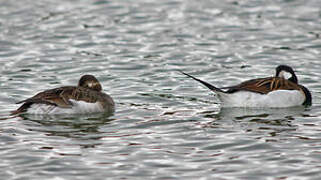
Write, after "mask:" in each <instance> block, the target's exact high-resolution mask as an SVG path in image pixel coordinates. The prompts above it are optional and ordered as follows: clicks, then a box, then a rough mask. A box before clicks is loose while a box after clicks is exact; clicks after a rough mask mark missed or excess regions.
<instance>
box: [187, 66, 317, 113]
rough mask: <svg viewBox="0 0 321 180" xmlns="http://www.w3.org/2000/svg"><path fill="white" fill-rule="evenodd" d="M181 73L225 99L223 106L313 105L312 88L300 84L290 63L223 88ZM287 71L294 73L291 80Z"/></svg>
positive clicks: (221, 99) (222, 99)
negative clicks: (267, 73) (267, 74)
mask: <svg viewBox="0 0 321 180" xmlns="http://www.w3.org/2000/svg"><path fill="white" fill-rule="evenodd" d="M181 73H183V74H185V75H186V76H188V77H190V78H193V79H194V80H196V81H198V82H200V83H202V84H203V85H205V86H206V87H207V88H209V89H210V90H212V91H213V92H215V93H216V94H217V95H218V98H219V99H220V101H221V102H222V107H258V108H262V107H271V108H283V107H292V106H311V105H312V97H311V93H310V91H309V90H308V89H307V88H306V87H304V86H302V85H300V84H298V78H297V77H296V75H295V73H294V71H293V69H292V68H291V67H290V66H287V65H279V66H278V67H277V68H276V74H275V76H274V77H265V78H258V79H251V80H248V81H244V82H242V83H240V84H238V85H235V86H229V87H223V88H217V87H215V86H213V85H211V84H209V83H207V82H205V81H202V80H200V79H198V78H196V77H194V76H192V75H190V74H187V73H184V72H181ZM287 73H288V74H289V75H290V77H289V78H288V79H286V78H285V74H287Z"/></svg>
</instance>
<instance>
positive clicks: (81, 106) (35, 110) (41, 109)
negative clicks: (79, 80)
mask: <svg viewBox="0 0 321 180" xmlns="http://www.w3.org/2000/svg"><path fill="white" fill-rule="evenodd" d="M70 101H71V103H72V107H71V108H61V107H58V106H53V105H47V104H33V105H31V107H30V108H28V111H27V113H29V114H88V113H95V112H104V109H103V108H102V106H101V105H100V103H98V102H96V103H87V102H84V101H75V100H72V99H70Z"/></svg>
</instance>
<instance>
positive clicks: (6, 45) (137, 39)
mask: <svg viewBox="0 0 321 180" xmlns="http://www.w3.org/2000/svg"><path fill="white" fill-rule="evenodd" d="M320 38H321V4H320V2H319V1H318V0H311V1H304V0H275V1H258V0H243V1H234V0H226V1H221V0H202V1H192V0H185V1H184V0H177V1H174V0H162V1H152V0H145V1H144V0H123V1H117V0H110V1H101V0H95V1H79V0H55V1H49V0H39V1H34V0H23V1H13V0H12V1H10V0H0V73H1V76H0V88H1V90H0V107H1V108H0V114H1V121H0V143H1V146H0V149H1V150H0V159H1V160H0V169H1V171H0V179H6V180H23V179H33V180H34V179H39V180H40V179H41V180H43V179H55V180H61V179H97V180H98V179H220V180H230V179H244V180H250V179H253V180H257V179H270V180H285V179H286V180H294V179H300V180H301V179H314V180H319V179H321V118H320V116H321V110H320V107H321V103H320V99H321V93H320V92H321V86H320V81H321V71H320V69H321V62H320V59H321V55H320V54H321V39H320ZM279 64H288V65H290V66H292V67H293V68H294V69H295V70H296V74H297V76H298V78H299V81H300V83H301V84H303V85H304V86H306V87H308V88H309V89H310V91H311V92H312V96H313V106H312V107H309V108H303V107H302V108H301V107H297V108H287V109H252V110H251V109H237V108H234V109H223V108H220V102H219V100H218V99H217V98H216V97H215V95H214V94H213V93H211V92H210V91H209V90H207V89H206V88H204V87H203V86H201V85H200V84H198V83H197V82H194V81H193V80H191V79H188V78H186V77H185V76H183V75H182V74H180V73H179V72H178V71H177V70H184V71H185V72H188V73H191V74H193V75H195V76H197V77H199V78H201V79H203V80H206V81H208V82H211V83H212V84H215V85H217V86H229V85H233V84H236V83H239V82H241V81H244V80H247V79H251V78H256V77H266V76H271V75H273V73H274V69H275V67H276V66H277V65H279ZM84 74H93V75H95V76H96V77H97V78H98V79H99V80H100V81H101V83H102V85H103V88H104V91H105V92H106V93H108V94H110V95H111V96H112V97H113V98H114V100H115V102H116V108H117V110H116V112H115V113H114V114H112V115H105V114H93V115H72V116H71V115H62V116H32V115H23V116H18V117H12V116H10V115H9V112H10V111H12V110H14V109H16V108H17V107H18V105H16V104H15V103H16V102H18V101H20V100H23V99H25V98H28V97H30V96H32V95H34V94H35V93H37V92H39V91H42V90H45V89H49V88H55V87H59V86H63V85H75V84H76V83H77V81H78V79H79V78H80V76H81V75H84Z"/></svg>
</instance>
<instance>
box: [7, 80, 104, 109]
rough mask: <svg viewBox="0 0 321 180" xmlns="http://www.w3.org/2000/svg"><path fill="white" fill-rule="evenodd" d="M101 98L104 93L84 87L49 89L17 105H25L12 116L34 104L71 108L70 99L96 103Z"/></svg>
mask: <svg viewBox="0 0 321 180" xmlns="http://www.w3.org/2000/svg"><path fill="white" fill-rule="evenodd" d="M101 96H103V93H100V92H97V91H94V90H91V89H88V88H83V87H75V86H65V87H60V88H55V89H49V90H46V91H43V92H40V93H38V94H36V95H35V96H33V97H31V98H28V99H25V100H23V101H20V102H18V103H17V104H20V103H23V105H22V106H20V107H19V108H18V109H17V110H16V111H13V112H12V114H17V113H21V112H25V111H26V110H27V109H28V108H29V107H30V106H31V105H32V104H34V103H38V104H48V105H53V106H59V107H61V108H71V107H72V103H71V101H70V99H74V100H78V101H85V102H90V103H95V102H96V101H97V100H98V99H99V98H101Z"/></svg>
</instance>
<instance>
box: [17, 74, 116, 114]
mask: <svg viewBox="0 0 321 180" xmlns="http://www.w3.org/2000/svg"><path fill="white" fill-rule="evenodd" d="M20 103H23V104H22V105H21V106H20V107H19V108H18V109H17V110H15V111H13V112H12V114H19V113H29V114H87V113H95V112H110V113H112V112H114V111H115V103H114V101H113V99H112V98H111V97H110V96H109V95H107V94H106V93H104V92H103V91H102V87H101V85H100V83H99V81H98V80H97V79H96V78H95V77H94V76H92V75H84V76H82V77H81V78H80V80H79V82H78V86H64V87H59V88H54V89H49V90H45V91H43V92H40V93H38V94H36V95H35V96H33V97H31V98H28V99H25V100H23V101H20V102H18V103H17V104H20Z"/></svg>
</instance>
